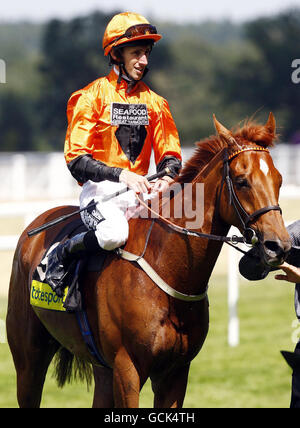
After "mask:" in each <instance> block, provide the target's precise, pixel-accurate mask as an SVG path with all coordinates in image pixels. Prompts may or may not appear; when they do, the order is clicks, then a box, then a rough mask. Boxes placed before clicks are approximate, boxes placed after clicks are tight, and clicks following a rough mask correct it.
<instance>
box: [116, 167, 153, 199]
mask: <svg viewBox="0 0 300 428" xmlns="http://www.w3.org/2000/svg"><path fill="white" fill-rule="evenodd" d="M119 182H120V183H124V184H126V186H127V187H128V188H129V189H131V190H133V191H134V192H135V193H147V192H148V191H149V190H151V184H150V183H149V181H148V180H147V178H146V177H144V176H142V175H139V174H136V173H135V172H132V171H128V170H126V169H123V171H122V172H121V174H120V176H119Z"/></svg>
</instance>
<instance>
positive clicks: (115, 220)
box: [46, 12, 181, 290]
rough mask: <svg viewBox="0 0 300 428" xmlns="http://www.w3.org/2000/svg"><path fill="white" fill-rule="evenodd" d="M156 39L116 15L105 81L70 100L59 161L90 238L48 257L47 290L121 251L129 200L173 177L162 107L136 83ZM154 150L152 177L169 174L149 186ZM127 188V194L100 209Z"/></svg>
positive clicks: (176, 154) (175, 144)
mask: <svg viewBox="0 0 300 428" xmlns="http://www.w3.org/2000/svg"><path fill="white" fill-rule="evenodd" d="M161 37H162V36H161V35H160V34H158V33H157V31H156V28H155V27H154V26H152V25H151V24H150V23H149V22H148V21H147V20H146V19H145V18H144V17H143V16H141V15H139V14H136V13H131V12H125V13H120V14H118V15H115V16H114V17H113V18H112V20H111V21H110V22H109V23H108V25H107V28H106V30H105V33H104V37H103V49H104V55H105V56H109V59H110V65H111V66H112V68H111V70H110V73H109V74H108V75H107V76H106V77H101V78H99V79H97V80H95V81H94V82H91V83H90V84H89V85H87V86H86V87H85V88H83V89H81V90H79V91H77V92H75V93H73V94H72V95H71V97H70V99H69V102H68V107H67V117H68V129H67V134H66V141H65V159H66V162H67V166H68V169H69V171H70V172H71V174H72V176H73V177H74V178H75V179H76V180H77V181H78V183H79V184H80V185H81V186H82V190H81V194H80V208H84V207H87V209H86V210H84V211H82V212H81V217H82V220H83V222H84V224H85V225H86V226H87V228H88V231H87V232H83V233H81V234H78V235H76V236H74V237H73V238H71V239H69V240H67V241H66V242H65V243H62V244H59V245H58V246H57V247H56V248H55V249H54V250H53V251H52V252H51V253H50V255H49V256H48V269H47V273H46V282H47V283H48V284H49V285H51V287H52V288H53V289H54V290H55V288H57V287H58V286H59V285H61V282H62V280H63V278H64V275H65V272H66V270H67V267H68V265H69V264H70V262H71V260H72V259H73V258H76V257H80V256H82V255H83V254H85V253H88V252H97V251H101V249H104V250H113V249H115V248H118V247H120V246H122V245H124V244H125V242H126V241H127V238H128V231H129V226H128V220H127V218H126V211H127V209H128V208H131V207H134V206H137V205H138V204H137V200H136V197H135V193H143V194H146V195H148V193H149V192H152V193H155V192H158V191H165V190H166V189H167V188H168V186H169V185H170V183H171V182H172V181H173V178H174V177H175V176H176V175H177V174H178V173H179V170H180V168H181V149H180V142H179V137H178V132H177V129H176V126H175V123H174V120H173V118H172V115H171V112H170V109H169V106H168V103H167V101H166V100H165V99H164V98H162V97H161V96H159V95H157V94H156V93H154V92H153V91H152V90H150V88H149V87H148V86H147V85H146V84H145V83H144V82H142V79H143V77H144V76H145V74H146V72H147V71H148V69H147V65H148V60H149V56H150V53H151V50H152V47H153V45H154V43H155V42H157V41H158V40H160V39H161ZM152 148H153V151H154V158H155V163H156V168H157V172H160V171H163V170H164V169H165V168H166V167H168V171H170V172H169V173H168V174H166V175H165V176H163V177H162V178H161V179H159V180H157V181H156V182H155V184H154V185H151V184H150V183H149V182H148V180H147V178H146V177H145V175H146V174H147V172H148V168H149V163H150V155H151V150H152ZM125 186H127V187H128V188H129V189H131V190H130V191H128V192H126V193H123V194H122V195H119V196H118V197H115V198H113V199H111V200H109V201H107V202H105V203H101V201H102V199H103V198H105V196H107V195H110V194H112V193H114V192H116V191H119V190H121V189H122V188H124V187H125ZM145 197H147V196H145ZM148 197H149V195H148ZM95 202H99V203H97V205H96V206H93V207H89V204H91V203H95Z"/></svg>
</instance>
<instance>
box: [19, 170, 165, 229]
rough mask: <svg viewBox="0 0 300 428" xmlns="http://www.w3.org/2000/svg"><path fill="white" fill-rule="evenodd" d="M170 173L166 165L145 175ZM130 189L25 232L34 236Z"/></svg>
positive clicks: (148, 178) (151, 178)
mask: <svg viewBox="0 0 300 428" xmlns="http://www.w3.org/2000/svg"><path fill="white" fill-rule="evenodd" d="M169 173H170V169H169V168H168V167H167V168H165V169H163V170H162V171H160V172H158V173H157V174H153V175H150V177H147V180H148V181H152V180H155V179H156V178H160V177H163V176H164V175H166V174H169ZM128 190H130V189H129V188H128V187H124V189H121V190H119V191H118V192H115V193H112V194H111V195H108V196H105V198H103V200H102V201H97V202H93V203H92V204H89V205H88V206H86V207H84V208H81V209H79V210H76V211H73V212H72V213H70V214H65V215H62V216H60V217H57V218H55V219H54V220H51V221H49V222H48V223H45V224H43V225H42V226H39V227H36V228H35V229H31V230H29V231H28V232H27V235H28V236H34V235H37V234H38V233H40V232H42V231H43V230H46V229H49V228H50V227H52V226H55V225H56V224H59V223H62V222H63V221H66V220H68V219H69V218H70V217H73V216H74V215H76V214H79V213H81V211H84V210H86V209H87V208H91V207H95V206H96V205H97V204H98V202H107V201H108V200H110V199H112V198H115V197H116V196H118V195H121V194H122V193H125V192H128Z"/></svg>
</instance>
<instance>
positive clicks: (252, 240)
mask: <svg viewBox="0 0 300 428" xmlns="http://www.w3.org/2000/svg"><path fill="white" fill-rule="evenodd" d="M250 150H251V151H264V152H268V153H269V150H268V149H266V148H264V147H257V146H253V147H245V148H242V149H240V150H238V151H236V152H234V153H232V154H230V155H228V151H227V149H225V155H224V159H223V177H222V183H221V189H220V193H219V196H218V205H219V202H220V197H221V193H222V189H223V187H224V183H226V186H227V190H228V196H229V204H230V205H232V206H233V208H234V210H235V212H236V214H237V216H238V218H239V220H240V222H241V225H242V228H243V232H242V234H243V237H244V238H245V242H246V243H247V244H251V245H255V244H256V243H257V242H258V240H259V238H258V236H257V234H256V232H255V230H254V229H253V228H251V227H249V224H250V223H252V222H253V221H255V220H257V219H258V218H259V217H260V216H261V215H263V214H265V213H267V212H269V211H273V210H275V211H280V214H281V213H282V210H281V208H280V206H279V205H269V206H267V207H263V208H260V209H258V210H256V211H254V213H252V214H248V213H247V212H246V211H245V209H244V208H243V206H242V204H241V203H240V201H239V199H238V197H237V195H236V192H235V190H234V186H233V182H232V179H231V177H230V170H229V163H230V161H231V160H232V159H233V158H234V157H236V156H237V155H239V154H240V153H242V152H245V151H250Z"/></svg>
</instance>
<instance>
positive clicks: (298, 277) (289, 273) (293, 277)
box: [275, 262, 300, 284]
mask: <svg viewBox="0 0 300 428" xmlns="http://www.w3.org/2000/svg"><path fill="white" fill-rule="evenodd" d="M278 268H279V269H282V270H283V271H284V272H285V273H286V275H283V274H277V275H275V279H278V280H282V281H288V282H292V283H294V284H295V283H299V282H300V268H297V267H296V266H293V265H290V264H288V263H286V262H284V263H283V264H282V265H280V266H278Z"/></svg>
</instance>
